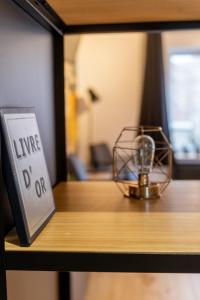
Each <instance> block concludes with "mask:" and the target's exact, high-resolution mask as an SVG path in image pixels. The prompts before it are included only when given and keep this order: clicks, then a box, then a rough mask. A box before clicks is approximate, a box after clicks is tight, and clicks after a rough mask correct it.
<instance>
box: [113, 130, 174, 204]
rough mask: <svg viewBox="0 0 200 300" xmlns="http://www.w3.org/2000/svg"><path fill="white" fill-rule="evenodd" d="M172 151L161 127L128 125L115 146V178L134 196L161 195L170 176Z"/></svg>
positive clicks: (150, 196)
mask: <svg viewBox="0 0 200 300" xmlns="http://www.w3.org/2000/svg"><path fill="white" fill-rule="evenodd" d="M171 173H172V151H171V145H170V143H169V142H168V140H167V137H166V136H165V134H164V133H163V130H162V128H161V127H156V126H139V127H125V128H124V129H123V130H122V131H121V133H120V135H119V137H118V138H117V140H116V142H115V145H114V147H113V180H114V181H115V182H116V183H117V185H118V186H119V188H120V190H121V191H122V193H123V194H124V195H125V196H127V197H132V198H135V199H151V198H159V197H160V195H161V194H162V193H163V192H164V190H165V189H166V187H167V186H168V184H169V182H170V180H171Z"/></svg>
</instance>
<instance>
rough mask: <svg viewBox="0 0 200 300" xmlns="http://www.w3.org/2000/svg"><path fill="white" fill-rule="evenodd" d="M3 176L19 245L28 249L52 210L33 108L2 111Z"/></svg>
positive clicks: (0, 111) (49, 186)
mask: <svg viewBox="0 0 200 300" xmlns="http://www.w3.org/2000/svg"><path fill="white" fill-rule="evenodd" d="M0 115H1V131H2V137H3V152H4V159H3V166H4V167H3V175H4V178H5V182H6V186H7V191H8V195H9V199H10V202H11V207H12V211H13V216H14V219H15V224H16V230H17V233H18V236H19V240H20V244H21V245H22V246H28V245H30V244H31V243H32V241H33V240H34V239H35V238H36V236H37V235H38V234H39V232H40V231H41V230H42V228H43V227H44V226H45V224H46V223H47V222H48V220H49V218H50V217H51V216H52V215H53V213H54V211H55V202H54V198H53V193H52V188H51V184H50V180H49V175H48V171H47V166H46V161H45V157H44V151H43V147H42V141H41V137H40V133H39V128H38V124H37V120H36V115H35V113H34V110H33V109H30V108H16V109H1V110H0Z"/></svg>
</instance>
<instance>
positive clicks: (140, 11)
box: [47, 0, 200, 25]
mask: <svg viewBox="0 0 200 300" xmlns="http://www.w3.org/2000/svg"><path fill="white" fill-rule="evenodd" d="M47 2H48V3H49V4H50V5H51V6H52V8H53V9H54V10H55V11H56V12H57V14H58V15H59V16H60V17H61V18H62V19H63V21H64V22H65V23H66V24H67V25H80V24H103V23H127V22H148V21H155V22H158V21H185V20H199V16H200V2H199V1H198V0H191V1H188V0H176V1H174V0H167V1H162V0H157V1H155V0H134V1H133V0H124V1H121V0H102V1H99V0H48V1H47Z"/></svg>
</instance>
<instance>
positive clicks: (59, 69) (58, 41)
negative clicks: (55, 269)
mask: <svg viewBox="0 0 200 300" xmlns="http://www.w3.org/2000/svg"><path fill="white" fill-rule="evenodd" d="M54 78H55V79H54V89H55V98H54V99H55V124H56V128H55V133H56V166H57V174H56V175H57V182H60V181H64V180H66V175H67V166H66V149H65V147H66V143H65V95H64V37H63V36H62V35H59V34H57V33H55V34H54ZM58 288H59V300H70V273H69V272H59V273H58Z"/></svg>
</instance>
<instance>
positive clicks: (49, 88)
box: [0, 0, 56, 184]
mask: <svg viewBox="0 0 200 300" xmlns="http://www.w3.org/2000/svg"><path fill="white" fill-rule="evenodd" d="M0 106H8V107H9V106H25V107H27V106H31V107H35V110H36V115H37V119H38V123H39V128H40V133H41V138H42V141H43V146H44V152H45V156H46V160H47V165H48V169H49V174H50V178H51V182H52V184H55V182H56V153H55V152H56V150H55V113H54V78H53V37H52V35H51V34H50V33H49V32H47V31H46V30H45V29H44V28H42V27H41V26H40V25H39V24H37V23H36V22H35V21H34V20H33V19H32V18H31V17H30V16H28V15H27V14H26V13H25V12H24V11H23V10H22V9H21V8H20V7H18V6H17V5H16V4H15V3H14V2H12V1H11V0H0Z"/></svg>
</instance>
